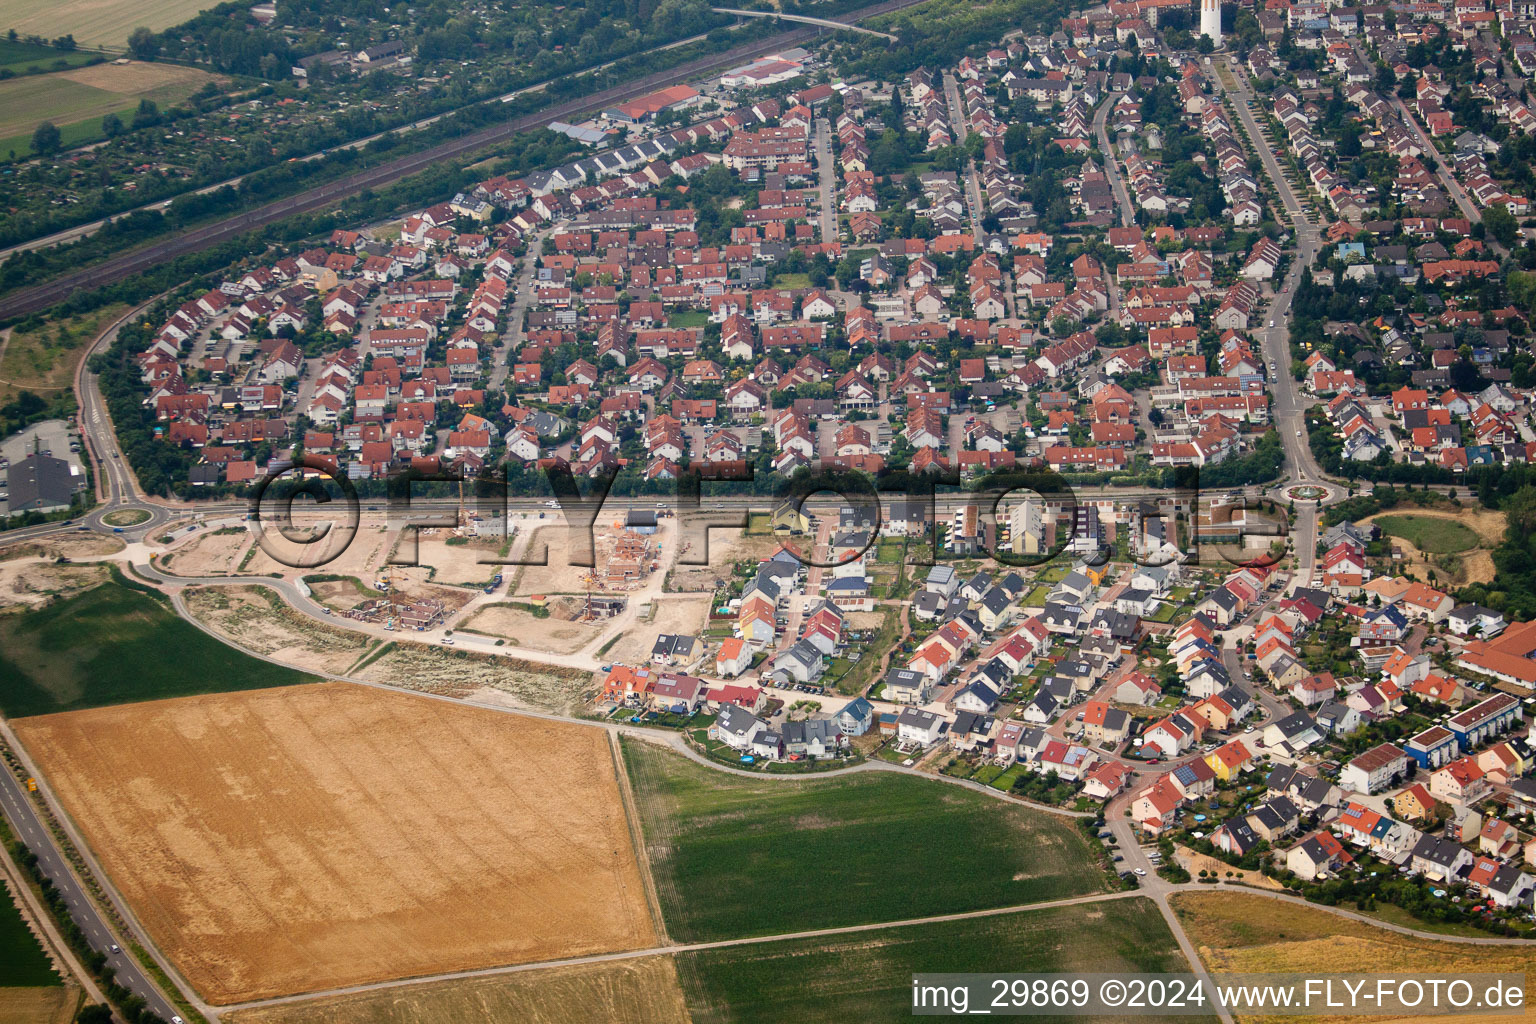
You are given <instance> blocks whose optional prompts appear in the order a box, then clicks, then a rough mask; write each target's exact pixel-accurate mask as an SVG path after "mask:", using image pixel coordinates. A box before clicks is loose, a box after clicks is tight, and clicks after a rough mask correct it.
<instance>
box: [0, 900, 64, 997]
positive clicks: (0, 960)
mask: <svg viewBox="0 0 1536 1024" xmlns="http://www.w3.org/2000/svg"><path fill="white" fill-rule="evenodd" d="M63 984H64V982H63V979H61V978H60V977H59V976H58V974H57V973H55V971H54V969H53V965H52V964H51V963H50V962H49V961H48V955H47V954H46V953H44V952H43V947H42V945H41V944H40V943H39V942H38V941H37V936H35V935H33V934H32V929H30V928H28V927H27V922H26V921H24V920H22V917H21V911H20V910H18V909H17V907H16V902H15V900H14V899H13V898H12V896H11V891H10V890H9V889H8V888H6V887H5V885H3V884H0V988H41V987H57V986H61V985H63Z"/></svg>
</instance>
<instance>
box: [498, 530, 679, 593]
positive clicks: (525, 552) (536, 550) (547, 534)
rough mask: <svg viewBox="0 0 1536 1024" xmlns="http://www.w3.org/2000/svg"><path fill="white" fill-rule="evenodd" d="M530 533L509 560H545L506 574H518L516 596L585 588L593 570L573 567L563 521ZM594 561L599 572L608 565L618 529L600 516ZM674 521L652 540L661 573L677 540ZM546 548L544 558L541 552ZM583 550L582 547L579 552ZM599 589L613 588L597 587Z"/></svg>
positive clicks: (645, 582)
mask: <svg viewBox="0 0 1536 1024" xmlns="http://www.w3.org/2000/svg"><path fill="white" fill-rule="evenodd" d="M530 529H531V532H530V533H529V534H528V535H527V538H526V539H524V540H514V543H513V547H512V557H514V558H516V559H517V560H518V561H527V562H532V561H536V560H539V559H540V558H541V557H542V558H543V560H544V561H545V564H543V565H523V566H512V567H510V568H509V571H511V572H513V573H518V576H517V590H516V591H515V592H514V593H516V594H517V595H519V596H528V595H532V594H579V593H585V592H586V589H587V576H588V575H589V574H590V573H592V572H593V568H594V567H588V566H584V565H572V564H570V559H571V547H572V545H571V542H570V533H571V531H569V530H567V529H566V527H565V524H564V523H563V522H558V523H554V524H540V525H539V526H536V527H531V528H530ZM592 531H593V542H592V550H593V560H594V562H595V563H596V565H595V568H596V569H598V570H601V569H602V568H603V567H604V566H606V565H607V563H608V557H609V556H610V555H611V554H612V552H613V548H614V544H615V543H616V541H617V539H618V534H619V533H621V532H622V531H621V530H615V529H614V528H613V521H612V520H611V519H610V517H608V516H606V515H603V516H599V517H598V521H597V522H596V523H595V524H593V527H592ZM676 535H677V534H676V520H663V521H662V523H661V528H660V529H659V530H658V531H657V532H656V534H655V535H654V536H653V537H652V538H651V540H652V543H653V545H659V546H660V547H661V551H662V555H663V557H662V558H661V559H660V561H661V563H662V566H663V571H665V563H666V562H667V560H668V559H670V558H671V557H672V556H673V554H674V551H673V550H672V549H673V538H674V537H676ZM546 545H547V548H548V551H547V555H546V556H541V554H540V552H541V550H542V549H544V547H545V546H546ZM579 550H581V551H583V552H584V551H585V545H582V546H581V548H580V549H579ZM653 578H654V576H653V575H652V574H647V575H646V576H645V578H643V579H642V580H641V581H640V584H639V585H638V586H632V587H631V588H630V590H629V592H630V593H634V592H635V591H638V590H640V589H643V588H644V587H645V586H646V585H648V584H649V583H650V582H651V581H652V579H653ZM598 586H599V588H600V589H609V590H612V589H615V588H612V587H604V586H603V585H602V584H601V583H599V584H598Z"/></svg>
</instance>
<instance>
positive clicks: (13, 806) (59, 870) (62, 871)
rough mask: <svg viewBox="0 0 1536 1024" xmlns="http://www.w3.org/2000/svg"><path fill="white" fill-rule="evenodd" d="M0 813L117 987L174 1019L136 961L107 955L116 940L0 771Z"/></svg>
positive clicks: (11, 779)
mask: <svg viewBox="0 0 1536 1024" xmlns="http://www.w3.org/2000/svg"><path fill="white" fill-rule="evenodd" d="M0 810H3V811H4V812H5V817H6V820H7V821H9V822H10V823H11V828H12V829H14V830H15V832H16V835H17V837H18V838H19V839H20V840H21V841H22V842H24V843H26V844H27V847H28V849H30V850H31V851H32V852H33V853H34V854H36V855H37V861H38V867H39V868H40V869H41V870H42V872H43V874H45V875H47V876H48V879H49V880H50V881H52V882H53V884H54V885H55V886H56V887H57V888H58V890H59V893H60V895H62V896H63V897H64V902H65V903H66V904H68V906H69V913H70V916H71V917H73V918H74V919H75V924H76V925H78V926H79V927H80V930H81V931H83V932H84V933H85V936H86V938H87V939H88V940H89V941H90V944H91V948H92V949H95V950H96V951H98V952H100V953H103V954H105V956H106V958H107V963H108V964H110V965H111V966H112V969H113V971H115V972H116V977H117V981H118V984H120V985H122V986H123V987H124V988H126V989H128V991H130V992H132V993H133V994H134V995H136V996H139V997H140V998H141V999H143V1000H144V1002H145V1004H146V1005H148V1007H149V1008H150V1009H151V1010H152V1011H154V1012H155V1013H158V1014H159V1015H160V1016H161V1017H163V1018H165V1019H166V1020H170V1019H171V1018H172V1017H173V1016H176V1014H177V1010H176V1007H175V1006H173V1005H172V1004H171V1003H170V1001H169V1000H167V999H166V998H165V996H164V995H163V994H162V993H161V992H160V989H159V988H158V987H157V986H156V985H155V984H154V983H152V982H151V981H150V980H149V977H148V976H147V975H145V973H144V971H143V970H142V969H141V968H140V967H139V964H138V961H136V960H135V959H134V958H133V957H132V956H131V955H130V954H129V953H127V952H120V953H113V952H112V951H111V950H112V946H113V945H115V944H116V943H117V940H116V939H115V938H114V937H113V935H112V931H111V929H110V928H108V927H107V923H106V920H105V919H104V918H103V917H102V915H101V913H100V911H98V910H97V909H96V904H95V903H94V902H93V901H92V900H91V898H90V897H89V896H88V895H86V892H85V889H84V887H83V886H82V885H81V884H80V880H79V879H78V878H76V877H75V873H74V872H73V871H71V870H70V868H69V864H68V863H67V862H66V861H65V859H64V855H63V853H61V852H60V851H59V848H58V847H57V846H55V845H54V842H53V836H52V835H51V834H50V833H49V831H48V829H47V827H46V826H45V825H44V824H43V822H42V820H41V818H40V817H39V816H38V813H37V810H36V808H34V807H33V806H32V801H31V799H29V798H28V796H27V794H26V791H25V790H24V789H23V788H22V784H21V782H19V781H18V780H17V778H16V776H15V775H13V774H11V772H10V771H0Z"/></svg>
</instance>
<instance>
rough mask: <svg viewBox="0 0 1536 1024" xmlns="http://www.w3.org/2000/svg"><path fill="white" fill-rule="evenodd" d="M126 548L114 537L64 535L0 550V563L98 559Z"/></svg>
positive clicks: (90, 534) (79, 534)
mask: <svg viewBox="0 0 1536 1024" xmlns="http://www.w3.org/2000/svg"><path fill="white" fill-rule="evenodd" d="M127 546H128V545H126V544H124V543H123V542H122V541H121V540H119V539H118V538H116V537H103V536H100V535H99V534H92V533H78V534H73V535H68V534H66V535H65V536H63V537H58V538H55V539H52V540H46V541H34V542H32V543H30V544H14V545H12V546H10V547H7V548H5V549H3V550H0V562H8V561H11V560H13V559H17V558H60V557H62V558H100V557H102V556H104V555H115V554H117V553H118V552H119V551H121V550H123V548H125V547H127Z"/></svg>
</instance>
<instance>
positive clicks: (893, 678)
mask: <svg viewBox="0 0 1536 1024" xmlns="http://www.w3.org/2000/svg"><path fill="white" fill-rule="evenodd" d="M932 694H933V681H932V680H931V679H929V678H928V676H926V675H924V674H923V673H921V672H914V671H912V670H911V669H906V668H898V669H895V670H893V671H892V672H891V673H890V674H889V675H887V676H886V677H885V699H886V700H888V701H890V702H891V703H893V704H926V703H928V700H929V698H930V697H931V696H932Z"/></svg>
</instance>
